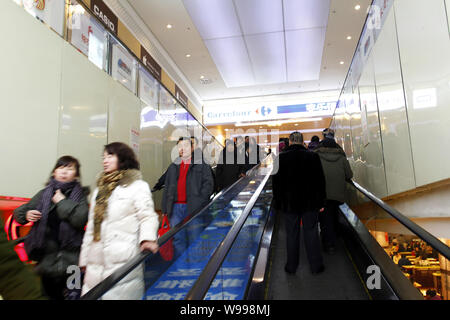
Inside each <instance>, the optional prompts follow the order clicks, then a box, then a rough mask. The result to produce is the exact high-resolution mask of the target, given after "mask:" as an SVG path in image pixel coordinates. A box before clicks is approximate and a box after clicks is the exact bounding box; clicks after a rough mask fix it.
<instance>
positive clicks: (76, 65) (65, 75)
mask: <svg viewBox="0 0 450 320" xmlns="http://www.w3.org/2000/svg"><path fill="white" fill-rule="evenodd" d="M110 80H111V79H110V77H109V76H108V75H107V74H106V73H105V72H104V71H102V70H100V69H98V68H97V67H96V66H95V65H94V64H93V63H91V62H90V61H89V60H88V59H87V58H86V57H85V56H84V55H82V54H81V53H79V52H78V51H76V50H75V49H74V48H73V47H72V46H71V45H70V44H68V43H65V44H64V50H63V66H62V78H61V130H60V134H59V141H58V155H65V154H69V155H72V156H74V157H76V158H77V159H78V160H79V161H80V162H81V174H82V184H83V185H90V186H93V185H94V183H95V180H96V179H95V178H96V176H97V174H98V173H100V172H101V171H102V170H103V167H102V155H103V147H104V145H105V144H106V143H107V126H108V119H107V116H108V112H107V111H108V94H109V86H110Z"/></svg>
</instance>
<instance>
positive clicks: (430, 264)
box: [351, 181, 450, 300]
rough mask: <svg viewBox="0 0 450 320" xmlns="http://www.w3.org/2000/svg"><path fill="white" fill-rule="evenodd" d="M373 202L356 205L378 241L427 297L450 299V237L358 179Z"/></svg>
mask: <svg viewBox="0 0 450 320" xmlns="http://www.w3.org/2000/svg"><path fill="white" fill-rule="evenodd" d="M351 184H352V185H353V186H354V187H355V188H356V189H357V190H358V192H360V194H362V195H364V197H366V198H368V199H369V200H370V202H368V203H363V204H360V205H356V206H352V210H353V211H354V212H355V213H356V215H357V216H358V218H359V219H360V220H361V221H362V223H364V225H365V227H366V228H367V229H368V230H369V232H370V233H371V234H372V236H373V237H374V238H375V239H376V240H377V242H378V244H379V245H380V246H381V247H382V248H383V249H384V251H385V252H386V254H387V255H389V257H391V259H392V261H393V262H394V263H395V264H396V265H397V266H398V268H399V269H400V270H401V271H402V274H403V276H404V277H406V278H407V279H409V280H410V281H411V283H412V284H413V285H414V287H415V288H416V289H417V290H418V291H420V293H421V294H422V295H423V297H424V298H425V299H433V300H449V299H450V297H449V294H450V288H449V285H450V262H449V258H450V248H449V246H448V245H449V244H450V243H449V241H448V240H446V239H439V238H437V237H435V236H434V235H432V234H431V233H429V232H428V231H426V230H425V229H423V228H422V227H421V226H419V225H417V224H416V223H414V222H413V221H411V219H410V218H408V217H405V216H404V215H403V214H401V213H400V212H399V211H398V210H396V209H394V208H392V207H390V206H389V205H387V204H386V203H385V202H383V201H382V200H380V199H379V198H377V197H376V196H374V195H373V194H372V193H370V192H369V191H367V190H366V189H364V188H363V187H361V186H360V185H359V184H358V183H356V182H353V181H352V183H351Z"/></svg>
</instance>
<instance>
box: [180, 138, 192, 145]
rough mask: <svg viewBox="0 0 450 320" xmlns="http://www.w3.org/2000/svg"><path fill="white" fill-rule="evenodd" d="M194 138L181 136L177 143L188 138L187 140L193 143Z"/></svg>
mask: <svg viewBox="0 0 450 320" xmlns="http://www.w3.org/2000/svg"><path fill="white" fill-rule="evenodd" d="M192 138H193V137H180V138H179V139H178V141H177V144H179V143H180V141H183V140H187V141H189V142H190V143H191V145H192V141H191V139H192Z"/></svg>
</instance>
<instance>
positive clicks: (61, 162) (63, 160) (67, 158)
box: [47, 156, 81, 184]
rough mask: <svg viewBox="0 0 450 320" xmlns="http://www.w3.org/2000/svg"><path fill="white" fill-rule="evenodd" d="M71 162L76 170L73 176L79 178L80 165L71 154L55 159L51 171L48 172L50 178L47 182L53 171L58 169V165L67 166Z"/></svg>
mask: <svg viewBox="0 0 450 320" xmlns="http://www.w3.org/2000/svg"><path fill="white" fill-rule="evenodd" d="M72 164H73V165H74V166H75V170H76V174H75V177H77V178H80V177H81V174H80V167H81V165H80V162H79V161H78V159H76V158H74V157H72V156H62V157H60V158H59V159H58V160H56V164H55V167H54V168H53V170H52V172H51V173H50V178H49V179H48V181H47V184H48V183H50V180H51V179H52V177H53V172H55V170H56V169H58V168H60V167H68V166H70V165H72Z"/></svg>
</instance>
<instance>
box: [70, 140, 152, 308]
mask: <svg viewBox="0 0 450 320" xmlns="http://www.w3.org/2000/svg"><path fill="white" fill-rule="evenodd" d="M103 169H104V170H103V172H102V173H101V174H100V176H99V178H98V180H97V188H96V189H95V191H94V193H93V195H92V198H91V199H92V200H91V207H90V211H89V220H88V225H87V229H86V233H85V236H84V239H83V245H82V247H81V253H80V261H79V265H80V267H81V268H82V270H84V271H85V276H84V283H83V288H82V295H84V294H85V293H86V292H88V291H89V290H91V289H92V288H93V287H95V286H96V285H97V284H98V283H100V282H101V281H103V280H104V279H106V278H107V277H108V276H109V275H111V274H112V273H113V272H114V271H116V270H117V269H119V268H120V267H121V266H123V265H124V264H125V263H127V262H128V261H129V260H130V259H131V258H133V257H134V256H136V255H137V254H138V253H139V252H140V251H144V250H150V251H152V252H153V253H156V252H157V251H158V244H157V242H156V240H157V238H158V237H157V230H158V225H159V222H158V215H157V213H156V212H155V210H154V206H153V200H152V196H151V193H150V188H149V186H148V184H147V183H146V182H145V181H143V180H142V175H141V173H140V171H139V162H138V161H137V159H136V156H135V154H134V152H133V150H132V149H131V148H130V147H128V146H127V145H126V144H124V143H120V142H114V143H111V144H108V145H106V146H105V150H104V153H103ZM143 294H144V270H143V266H140V267H137V268H135V269H134V270H133V271H131V272H130V273H129V274H128V275H127V276H126V277H124V278H123V279H122V280H121V281H120V282H118V283H117V284H116V285H115V286H114V287H113V288H112V289H110V290H109V291H108V292H107V293H105V294H104V295H103V296H102V297H101V299H105V300H136V299H141V298H142V296H143Z"/></svg>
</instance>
